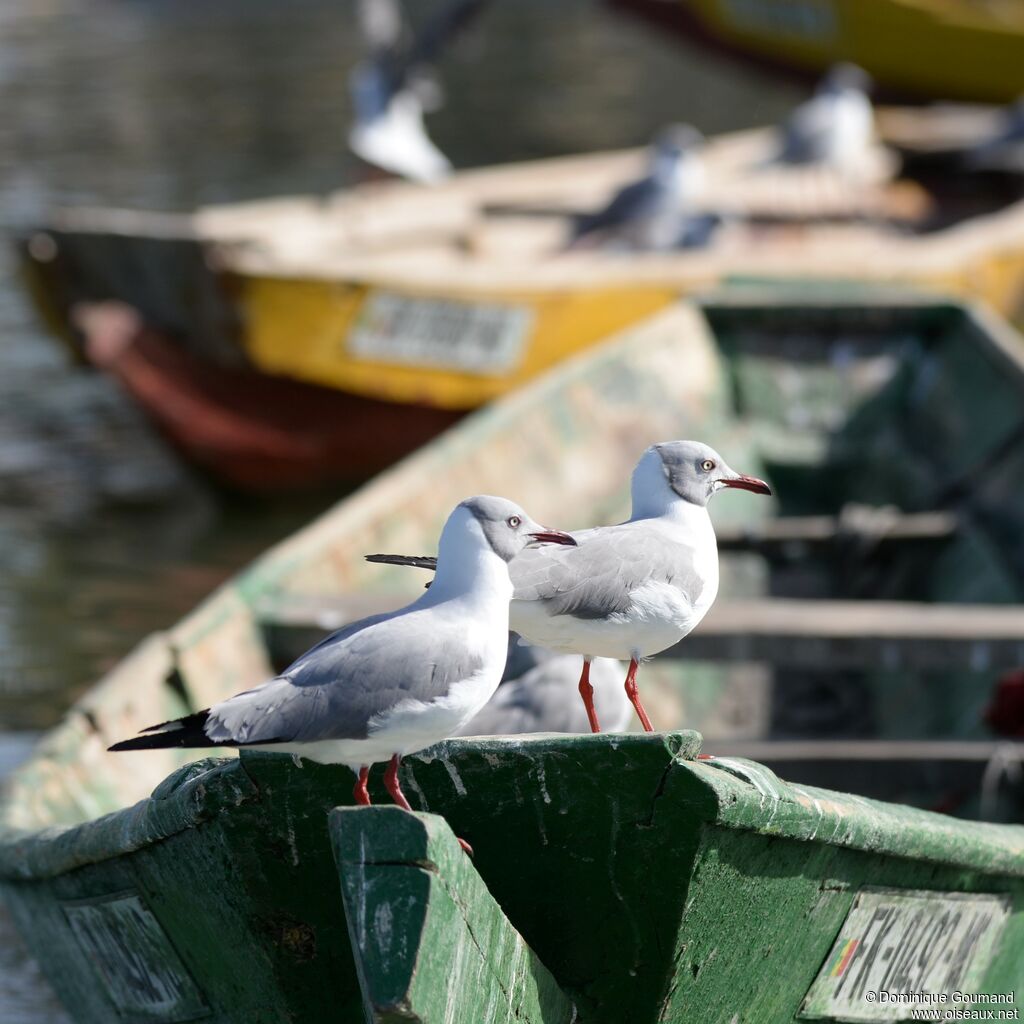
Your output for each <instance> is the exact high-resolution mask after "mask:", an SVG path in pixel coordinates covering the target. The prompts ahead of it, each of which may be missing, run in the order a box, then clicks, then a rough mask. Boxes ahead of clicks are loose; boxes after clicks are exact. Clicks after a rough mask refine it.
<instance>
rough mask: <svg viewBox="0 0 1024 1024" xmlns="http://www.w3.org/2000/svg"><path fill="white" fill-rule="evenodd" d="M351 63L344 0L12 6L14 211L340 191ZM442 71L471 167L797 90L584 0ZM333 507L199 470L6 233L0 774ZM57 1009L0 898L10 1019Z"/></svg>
mask: <svg viewBox="0 0 1024 1024" xmlns="http://www.w3.org/2000/svg"><path fill="white" fill-rule="evenodd" d="M410 6H417V7H419V8H420V9H422V8H423V7H425V6H426V5H425V4H423V3H422V2H420V3H418V4H417V5H410ZM357 52H358V46H357V40H356V39H355V36H354V31H353V20H352V3H351V2H344V0H335V2H324V0H318V2H293V3H290V4H282V3H280V2H272V0H204V2H203V3H201V4H186V3H181V2H174V0H89V2H87V0H4V3H3V4H0V112H2V113H0V226H3V227H4V228H5V229H8V230H9V229H11V228H15V227H19V226H24V225H28V224H31V223H33V222H34V221H36V220H37V219H38V218H39V217H41V216H42V215H43V212H44V211H45V209H46V208H47V206H49V205H50V204H52V203H54V202H58V201H59V202H89V203H110V204H118V205H123V206H139V207H155V208H161V209H187V208H189V207H190V206H193V205H195V204H197V203H202V202H213V201H224V200H230V199H235V198H250V197H255V196H261V195H268V194H281V193H288V192H298V191H319V192H325V191H328V190H330V189H333V188H336V187H338V186H339V185H341V184H344V183H346V182H348V181H351V180H352V179H353V177H354V175H355V173H356V170H355V167H354V164H353V162H352V160H351V159H350V158H349V156H348V154H347V153H346V150H345V146H344V138H345V127H346V123H347V118H348V99H347V95H346V79H347V74H348V71H349V68H350V67H351V65H352V63H353V61H354V59H355V57H356V55H357ZM442 78H443V81H444V85H445V89H446V92H447V106H446V107H445V108H444V109H443V110H442V111H440V112H439V113H438V114H436V115H435V116H433V117H432V118H431V121H430V128H431V132H432V134H433V136H434V138H435V140H436V141H437V143H438V144H439V145H440V147H441V148H442V149H443V150H444V151H445V152H447V153H448V155H449V156H450V157H451V159H452V160H453V162H454V163H455V164H456V165H457V166H472V165H475V164H481V163H492V162H498V161H503V160H511V159H517V158H526V157H535V156H546V155H553V154H559V153H566V152H572V151H578V150H586V149H600V148H604V147H610V146H622V145H631V144H636V143H641V142H643V141H645V140H646V139H647V138H649V137H650V136H651V135H652V134H653V133H654V131H655V130H656V129H657V127H658V126H659V125H661V124H663V123H665V122H666V121H671V120H689V121H693V122H694V123H696V124H697V125H698V126H699V127H701V128H703V129H704V130H705V131H719V130H723V129H727V128H737V127H743V126H747V125H750V124H755V123H763V122H765V121H767V120H772V119H775V118H777V117H778V116H779V115H780V114H781V112H782V111H783V110H784V109H786V108H787V107H788V105H789V104H790V103H791V102H793V100H794V99H795V98H796V97H795V94H794V93H792V92H790V91H789V90H788V89H782V88H780V87H779V86H777V85H775V84H774V83H766V82H765V81H764V80H763V79H761V78H757V77H753V76H752V75H751V74H750V73H749V72H746V71H739V70H737V69H735V68H733V67H731V66H727V65H721V64H719V63H717V62H714V61H712V60H711V59H709V58H705V57H704V56H702V55H700V54H697V53H694V52H692V51H689V50H683V49H682V48H680V47H678V46H677V45H676V44H675V43H673V42H671V41H668V40H662V39H660V38H658V37H657V36H656V35H654V34H652V33H651V32H650V30H648V29H646V28H645V27H642V26H639V25H634V24H633V23H631V22H628V21H624V20H623V19H621V18H619V17H615V16H613V15H611V14H609V13H607V12H605V11H603V10H602V9H601V8H600V6H599V5H598V4H597V3H596V2H592V0H559V2H558V3H557V4H553V3H551V2H550V0H505V2H504V3H500V2H499V3H494V4H493V5H492V8H491V9H490V10H489V11H488V12H487V13H486V14H485V15H484V17H483V18H482V19H481V22H480V25H479V29H478V31H477V32H475V33H474V35H473V36H471V37H470V38H469V39H467V40H465V42H464V45H463V46H462V47H461V48H460V50H459V51H458V52H456V53H454V54H453V55H451V56H450V57H449V58H447V59H446V60H445V62H444V64H443V67H442ZM335 497H337V495H332V494H321V495H318V496H312V497H305V498H301V499H290V500H287V501H277V502H265V501H264V502H255V501H249V500H242V499H237V498H236V499H229V498H227V497H225V496H224V495H221V494H218V493H216V492H214V491H212V490H211V489H210V488H209V487H208V486H207V485H205V484H204V483H202V482H200V481H198V480H196V479H195V478H194V476H193V475H192V474H191V473H190V472H189V471H188V470H187V469H184V468H183V467H181V466H180V465H179V464H178V463H177V462H176V460H175V459H174V458H173V457H172V456H171V455H169V454H168V452H167V451H166V450H165V448H164V447H163V446H162V444H161V443H160V442H159V441H158V440H156V439H155V438H154V437H153V436H152V434H151V433H150V431H149V429H148V427H147V425H146V422H145V420H144V418H143V417H142V415H141V414H140V413H139V412H138V411H137V410H136V409H135V408H134V407H133V406H132V405H130V404H129V403H128V402H127V401H126V400H125V399H124V398H123V397H122V396H121V394H120V393H119V392H118V390H117V389H116V387H115V386H114V385H112V384H111V383H110V382H108V381H106V380H105V379H103V378H102V377H99V376H98V375H96V374H93V373H91V372H88V371H85V370H82V369H80V368H78V367H75V366H72V365H70V363H69V361H68V360H67V358H66V357H65V355H64V354H63V352H62V351H61V350H60V349H59V348H58V347H57V346H56V345H55V344H53V343H52V342H51V341H50V339H48V338H47V337H46V336H45V335H44V334H43V332H42V331H41V329H40V327H39V326H38V324H37V323H36V321H35V319H34V318H33V316H32V313H31V311H30V310H29V309H28V307H27V305H26V302H25V300H24V298H23V297H22V294H21V292H20V290H19V286H18V281H17V278H16V272H15V267H14V266H13V264H12V262H11V260H10V258H9V254H8V251H7V247H6V246H3V247H0V775H2V774H3V771H4V770H5V765H7V766H9V764H10V763H11V762H12V761H13V760H14V759H15V758H16V757H18V756H22V755H23V754H24V752H25V750H26V740H25V736H26V735H27V734H26V733H24V732H21V730H26V729H41V728H45V727H47V726H48V725H51V724H52V723H53V722H54V721H55V720H56V719H57V717H58V716H59V715H60V713H61V711H62V710H63V708H64V707H65V706H66V705H67V703H68V702H69V701H70V700H71V699H72V698H73V696H74V695H75V694H77V693H78V692H80V691H81V690H82V689H83V688H84V687H86V686H87V685H88V684H89V683H90V682H91V681H93V680H95V679H96V678H97V677H98V675H100V674H101V672H102V671H103V670H104V669H105V668H107V667H109V666H110V665H111V664H113V663H114V662H115V661H116V660H117V659H118V658H119V657H120V656H122V655H123V654H124V653H125V652H126V651H127V650H128V649H129V648H130V646H131V645H132V644H133V643H134V642H136V641H137V640H138V639H139V638H140V637H142V636H143V635H145V634H146V633H147V632H149V631H151V630H154V629H158V628H160V627H162V626H165V625H167V624H169V623H170V622H172V621H173V620H174V619H175V618H176V617H178V616H179V615H181V614H182V613H183V612H184V611H186V610H187V609H188V608H189V607H191V606H192V605H193V604H194V603H195V602H196V601H197V600H198V599H199V598H200V597H201V596H202V595H203V594H204V593H206V592H207V591H208V590H210V589H211V588H212V587H213V586H214V585H215V584H216V583H217V582H218V581H219V580H221V579H222V578H223V577H224V576H226V575H227V574H228V573H230V572H231V571H233V570H234V569H235V568H237V567H238V566H240V565H241V564H243V563H244V562H246V561H247V560H248V559H250V558H251V557H253V556H254V555H255V554H257V553H258V552H259V551H260V550H261V549H262V548H264V547H265V546H266V545H267V544H269V543H270V542H272V541H274V540H276V539H277V538H279V537H281V536H284V535H285V534H287V533H288V532H290V531H291V530H292V529H294V528H295V527H296V526H298V525H299V524H300V523H302V522H303V521H305V520H306V519H308V518H309V517H310V516H311V515H313V514H314V513H315V512H317V511H319V510H320V509H322V508H323V507H324V506H325V505H326V504H327V503H328V502H329V501H331V500H333V498H335ZM60 1019H61V1018H60V1017H59V1015H58V1011H57V1010H56V1009H55V1004H54V1003H53V1001H52V995H50V994H48V993H47V991H46V989H45V986H43V985H41V983H40V981H39V976H38V974H37V973H36V971H35V969H34V968H33V967H32V966H31V964H30V963H29V962H28V961H27V960H26V958H25V955H24V953H23V951H22V949H21V948H20V946H19V944H18V943H17V941H16V940H15V938H14V936H13V933H12V932H11V929H10V925H9V922H8V921H7V920H6V918H5V917H4V915H3V912H2V911H0V1020H2V1021H4V1022H5V1024H35V1022H43V1021H47V1022H50V1021H58V1020H60Z"/></svg>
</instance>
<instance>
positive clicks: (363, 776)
mask: <svg viewBox="0 0 1024 1024" xmlns="http://www.w3.org/2000/svg"><path fill="white" fill-rule="evenodd" d="M369 778H370V766H369V765H367V764H364V765H363V767H362V768H360V769H359V778H358V779H356V784H355V785H354V786H353V787H352V795H353V796H354V797H355V798H356V803H357V804H359V805H360V806H361V807H369V806H370V791H369V790H368V789H367V788H366V783H367V781H368V780H369Z"/></svg>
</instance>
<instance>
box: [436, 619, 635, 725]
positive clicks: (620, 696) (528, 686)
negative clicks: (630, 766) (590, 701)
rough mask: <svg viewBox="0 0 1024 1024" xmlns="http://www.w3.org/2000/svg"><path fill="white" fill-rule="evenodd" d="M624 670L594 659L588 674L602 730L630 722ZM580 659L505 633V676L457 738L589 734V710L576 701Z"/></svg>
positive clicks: (630, 713)
mask: <svg viewBox="0 0 1024 1024" xmlns="http://www.w3.org/2000/svg"><path fill="white" fill-rule="evenodd" d="M625 671H626V666H625V665H623V664H622V663H621V662H618V661H612V660H611V659H609V658H595V659H594V661H593V663H592V665H591V670H590V684H591V686H593V688H594V704H595V706H596V708H597V711H598V714H599V715H600V718H601V721H602V722H603V723H604V725H605V728H606V729H607V730H609V731H611V732H625V731H626V730H627V729H628V728H629V724H630V721H631V719H632V717H633V707H632V705H631V704H630V703H629V699H628V698H627V696H626V691H625V689H624V688H623V686H622V677H623V674H624V673H625ZM579 675H580V666H579V659H578V658H577V657H576V656H575V655H573V654H556V653H555V652H554V651H549V650H546V649H545V648H543V647H532V646H526V645H524V644H522V643H521V642H520V640H519V636H518V634H516V633H510V634H509V644H508V661H507V663H506V665H505V674H504V676H503V677H502V680H501V684H500V685H499V686H498V689H497V690H496V691H495V693H494V696H493V697H492V698H491V699H490V700H489V701H488V702H487V704H486V705H485V706H484V708H483V710H482V711H481V712H480V713H479V714H478V715H477V716H476V717H475V718H474V719H473V720H472V721H470V722H469V723H468V724H467V725H465V726H463V728H462V729H460V730H459V732H458V733H456V735H458V736H515V735H520V734H522V733H530V732H579V733H589V732H590V722H589V720H588V719H587V711H586V708H585V707H584V706H583V704H582V703H581V702H580V700H579V698H578V697H577V685H578V682H579Z"/></svg>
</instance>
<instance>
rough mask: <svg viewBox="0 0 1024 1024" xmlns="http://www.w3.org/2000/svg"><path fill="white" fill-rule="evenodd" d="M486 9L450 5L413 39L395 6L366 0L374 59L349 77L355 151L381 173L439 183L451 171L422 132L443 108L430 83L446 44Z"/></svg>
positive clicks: (365, 27) (467, 0)
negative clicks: (426, 117) (430, 110)
mask: <svg viewBox="0 0 1024 1024" xmlns="http://www.w3.org/2000/svg"><path fill="white" fill-rule="evenodd" d="M485 5H486V0H449V2H447V3H446V4H445V5H444V6H443V7H442V8H441V9H440V10H439V11H437V12H436V13H435V14H434V15H433V16H432V17H430V18H429V19H428V20H427V21H426V22H425V23H424V25H423V27H422V28H421V29H420V31H419V32H417V33H416V34H415V36H412V37H411V38H410V35H409V32H408V30H407V28H406V26H405V25H404V23H403V18H402V12H401V8H400V7H399V5H398V3H397V2H396V0H362V2H361V3H360V5H359V16H360V17H359V21H360V25H361V28H362V33H363V37H364V39H365V40H366V44H367V47H368V49H369V51H370V55H369V57H368V59H367V60H365V61H362V62H361V63H359V64H358V65H357V66H356V67H355V69H354V70H353V71H352V74H351V76H350V79H349V86H350V93H351V96H352V105H353V107H354V108H355V123H354V124H353V125H352V127H351V129H350V131H349V136H348V144H349V148H350V149H351V150H352V151H353V152H354V153H355V154H356V155H357V156H358V157H360V158H361V159H362V160H365V161H366V162H367V163H369V164H373V165H374V166H375V167H380V168H381V169H383V170H385V171H388V172H390V173H391V174H397V175H399V176H400V177H403V178H408V179H410V180H411V181H418V182H423V183H432V182H436V181H439V180H440V179H442V178H444V177H446V176H447V175H448V174H449V173H450V172H451V169H452V165H451V163H450V162H449V161H448V158H447V157H446V156H445V155H444V154H443V153H442V152H441V151H440V150H439V149H438V148H437V146H435V145H434V143H433V142H432V141H431V140H430V137H429V136H428V135H427V132H426V129H425V128H424V127H423V112H424V107H425V106H427V107H434V108H436V107H437V106H439V105H440V102H441V99H440V90H439V88H438V86H437V84H436V82H434V81H433V80H432V78H431V77H430V71H431V68H432V65H433V63H434V62H435V61H436V60H437V57H438V55H439V54H440V51H441V49H442V48H443V46H444V45H445V43H446V42H447V41H448V40H449V39H450V38H451V37H453V36H454V35H456V34H457V33H458V32H459V31H461V30H462V29H463V28H464V27H465V26H466V25H467V24H468V23H469V22H470V21H472V20H473V18H475V17H476V15H477V14H479V13H480V11H481V10H482V9H483V7H484V6H485Z"/></svg>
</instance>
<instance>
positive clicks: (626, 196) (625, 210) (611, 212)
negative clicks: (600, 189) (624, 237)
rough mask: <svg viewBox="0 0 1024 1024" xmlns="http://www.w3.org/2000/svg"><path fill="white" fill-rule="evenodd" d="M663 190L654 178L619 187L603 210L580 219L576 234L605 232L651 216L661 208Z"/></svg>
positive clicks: (578, 236)
mask: <svg viewBox="0 0 1024 1024" xmlns="http://www.w3.org/2000/svg"><path fill="white" fill-rule="evenodd" d="M662 192H663V190H662V188H661V186H660V185H659V184H658V183H657V182H656V181H655V180H654V179H653V178H642V179H641V180H640V181H634V182H633V183H632V184H631V185H627V186H626V187H625V188H623V189H620V190H619V191H618V192H617V193H616V194H615V195H614V196H613V197H612V200H611V202H610V203H609V204H608V205H607V206H606V207H605V208H604V209H603V210H598V211H597V212H596V213H591V214H585V215H584V216H582V217H580V218H578V219H577V221H576V226H575V230H574V232H573V237H574V238H580V237H582V236H583V235H585V234H588V233H589V232H591V231H605V230H607V229H609V228H615V227H619V226H620V225H622V224H628V223H629V222H631V221H634V220H637V219H640V218H643V217H649V216H651V214H653V213H654V212H655V211H656V210H657V209H658V206H659V203H660V202H661V199H662Z"/></svg>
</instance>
